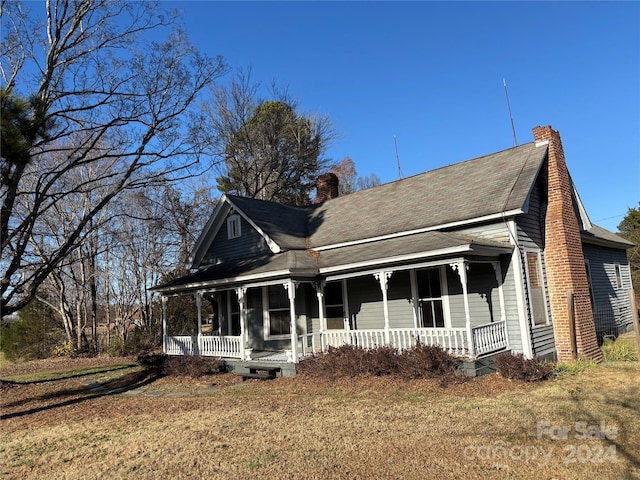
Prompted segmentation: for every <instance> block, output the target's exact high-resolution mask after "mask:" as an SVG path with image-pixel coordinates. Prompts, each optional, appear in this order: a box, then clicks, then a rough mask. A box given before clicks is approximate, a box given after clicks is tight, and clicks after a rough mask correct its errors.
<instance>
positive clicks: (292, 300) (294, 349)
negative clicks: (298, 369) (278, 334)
mask: <svg viewBox="0 0 640 480" xmlns="http://www.w3.org/2000/svg"><path fill="white" fill-rule="evenodd" d="M284 288H285V290H286V291H287V294H288V295H289V316H290V317H291V327H290V330H291V355H292V356H293V363H298V332H297V329H296V323H297V322H296V283H295V282H293V281H291V280H289V281H288V282H287V283H285V284H284Z"/></svg>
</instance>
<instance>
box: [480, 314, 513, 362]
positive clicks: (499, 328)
mask: <svg viewBox="0 0 640 480" xmlns="http://www.w3.org/2000/svg"><path fill="white" fill-rule="evenodd" d="M471 334H472V335H473V345H474V347H475V353H476V357H478V356H480V355H485V354H487V353H491V352H496V351H498V350H504V349H505V348H507V347H508V346H509V340H508V338H507V322H505V321H502V322H494V323H487V324H486V325H480V326H478V327H472V328H471Z"/></svg>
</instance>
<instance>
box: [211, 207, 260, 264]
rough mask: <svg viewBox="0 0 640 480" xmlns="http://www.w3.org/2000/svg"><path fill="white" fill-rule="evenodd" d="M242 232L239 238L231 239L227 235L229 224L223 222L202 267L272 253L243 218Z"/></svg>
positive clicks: (241, 219)
mask: <svg viewBox="0 0 640 480" xmlns="http://www.w3.org/2000/svg"><path fill="white" fill-rule="evenodd" d="M240 230H241V235H240V236H239V237H238V238H231V239H230V238H228V233H227V222H226V220H225V221H224V222H222V226H221V227H220V230H218V233H217V234H216V236H215V238H214V239H213V241H212V242H211V245H210V246H209V248H208V249H207V253H206V254H205V255H204V258H203V259H202V265H211V264H215V263H220V262H226V261H228V260H234V259H238V258H247V257H256V256H260V255H265V254H270V253H271V250H270V249H269V246H268V245H267V242H266V241H265V239H264V238H263V237H262V235H260V233H258V232H257V231H256V230H255V229H254V228H253V227H252V226H251V225H250V224H249V223H248V222H247V221H246V220H245V219H244V218H242V217H240Z"/></svg>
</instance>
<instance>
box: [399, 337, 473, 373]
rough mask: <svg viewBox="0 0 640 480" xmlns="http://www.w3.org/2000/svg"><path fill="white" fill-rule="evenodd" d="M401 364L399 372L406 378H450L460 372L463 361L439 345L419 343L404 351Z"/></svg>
mask: <svg viewBox="0 0 640 480" xmlns="http://www.w3.org/2000/svg"><path fill="white" fill-rule="evenodd" d="M399 364H400V372H399V373H400V375H401V376H403V377H404V378H409V379H411V378H425V377H442V378H445V377H446V378H449V377H453V376H455V375H456V374H458V373H459V370H458V369H459V368H460V365H461V364H462V361H461V360H460V359H459V358H456V357H454V356H453V355H451V354H450V353H449V352H447V351H446V350H443V349H442V348H441V347H439V346H438V345H423V344H421V343H418V344H417V345H416V346H415V347H413V348H411V349H409V350H405V351H404V352H402V354H401V355H400V362H399Z"/></svg>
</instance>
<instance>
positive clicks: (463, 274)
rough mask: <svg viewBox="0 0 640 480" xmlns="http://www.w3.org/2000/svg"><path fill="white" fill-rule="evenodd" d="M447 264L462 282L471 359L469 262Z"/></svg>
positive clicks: (472, 354) (473, 355)
mask: <svg viewBox="0 0 640 480" xmlns="http://www.w3.org/2000/svg"><path fill="white" fill-rule="evenodd" d="M449 266H450V267H451V269H452V270H453V271H454V272H456V273H457V274H458V276H459V277H460V283H461V284H462V298H463V301H464V316H465V320H466V324H465V326H466V330H467V342H468V345H469V357H471V359H472V360H473V359H475V358H476V348H475V345H474V344H473V332H472V331H471V312H470V310H469V292H468V288H467V270H469V264H468V263H467V262H466V261H465V260H462V261H460V262H457V263H450V264H449Z"/></svg>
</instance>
